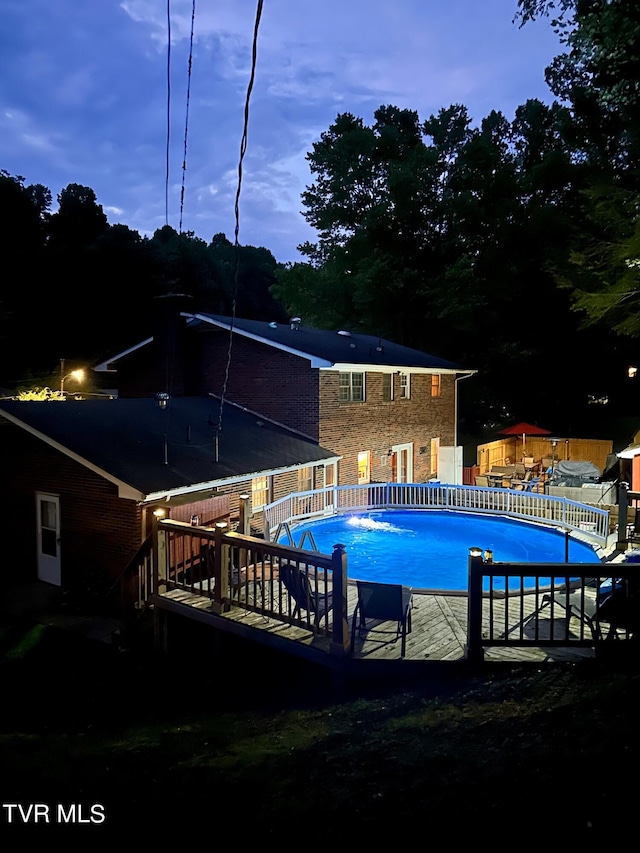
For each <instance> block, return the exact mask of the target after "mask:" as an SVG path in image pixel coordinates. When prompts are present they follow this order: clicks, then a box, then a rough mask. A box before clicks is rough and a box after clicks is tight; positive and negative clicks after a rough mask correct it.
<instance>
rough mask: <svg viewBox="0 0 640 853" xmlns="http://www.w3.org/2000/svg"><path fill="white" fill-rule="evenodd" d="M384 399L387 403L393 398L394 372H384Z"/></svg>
mask: <svg viewBox="0 0 640 853" xmlns="http://www.w3.org/2000/svg"><path fill="white" fill-rule="evenodd" d="M382 399H383V400H384V402H385V403H389V402H390V401H391V400H393V374H391V373H383V374H382Z"/></svg>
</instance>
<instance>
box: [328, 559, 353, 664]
mask: <svg viewBox="0 0 640 853" xmlns="http://www.w3.org/2000/svg"><path fill="white" fill-rule="evenodd" d="M331 563H332V569H333V628H332V632H331V654H332V655H346V654H348V653H349V642H350V641H349V622H348V618H349V616H348V613H347V553H346V550H345V546H344V545H341V544H338V545H334V546H333V554H332V555H331Z"/></svg>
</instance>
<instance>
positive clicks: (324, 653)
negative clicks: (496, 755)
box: [153, 585, 594, 668]
mask: <svg viewBox="0 0 640 853" xmlns="http://www.w3.org/2000/svg"><path fill="white" fill-rule="evenodd" d="M153 602H154V605H155V608H156V613H157V614H159V615H160V622H161V623H162V616H163V615H164V614H165V613H173V614H178V615H181V616H183V617H186V618H190V619H195V620H196V621H198V622H201V623H204V624H209V625H211V626H212V627H215V628H217V629H218V630H221V631H225V632H229V633H231V634H235V635H237V636H242V637H245V638H246V639H250V640H253V641H256V642H260V643H263V644H266V645H268V646H271V647H273V648H276V649H279V650H280V651H283V652H286V653H289V654H293V655H296V656H299V657H304V658H307V659H309V660H311V661H314V662H316V663H320V664H324V665H327V666H332V665H334V664H335V663H336V661H337V659H339V658H336V656H335V655H334V654H331V648H330V642H331V641H330V638H329V637H326V636H322V635H317V634H315V633H314V632H313V631H312V630H309V629H308V628H303V627H299V626H297V625H291V624H288V623H286V622H283V621H281V620H278V619H274V618H271V617H269V616H268V615H266V614H263V613H259V612H253V611H251V610H246V609H243V608H241V607H232V608H231V610H229V611H228V612H225V613H222V614H216V613H214V612H213V611H212V602H211V600H210V599H209V598H207V597H204V596H200V595H195V594H193V593H190V592H186V591H184V590H172V591H170V592H166V593H164V594H162V595H157V596H154V599H153ZM355 606H356V588H355V586H352V585H349V587H348V609H347V612H348V613H349V614H352V613H353V611H354V609H355ZM504 606H505V605H504V600H503V601H502V602H501V601H498V602H496V601H495V600H494V602H493V609H494V612H493V616H494V622H495V620H496V618H497V619H499V620H502V619H503V613H504ZM518 607H520V600H519V599H518ZM522 607H523V610H522V612H521V613H520V612H516V607H515V605H514V604H513V602H512V604H511V610H512V611H513V615H511V611H510V615H509V620H508V622H509V624H510V625H513V624H516V623H517V622H519V621H520V620H521V619H522V618H523V617H526V616H528V615H529V614H531V613H533V612H534V610H535V607H536V603H535V596H533V595H532V596H525V597H524V599H523V604H522ZM484 616H485V619H486V625H487V629H488V625H489V611H488V603H487V604H486V605H485V614H484ZM351 618H352V617H351V616H350V617H349V631H350V630H351ZM536 618H537V617H534V619H533V620H532V621H531V625H532V626H533V623H534V622H535V620H536ZM545 622H546V625H547V628H546V630H547V632H548V624H549V623H548V619H547V620H545V619H544V618H543V616H542V614H541V616H540V618H539V620H538V630H539V634H538V635H536V636H539V637H540V638H542V637H544V630H545ZM368 628H369V630H367V631H366V632H362V636H361V637H358V636H357V638H356V642H355V647H354V649H353V650H352V653H351V654H350V655H349V661H350V662H351V664H352V665H354V664H357V665H361V666H362V667H363V668H364V666H365V665H366V663H367V662H371V663H372V664H373V663H374V662H377V663H383V662H392V661H393V662H395V663H396V665H400V666H403V665H407V664H412V665H414V666H415V665H416V664H417V663H419V662H423V663H426V662H446V661H450V662H453V661H460V662H463V661H465V659H466V654H465V646H466V642H467V597H466V595H451V594H442V593H437V594H434V593H420V592H415V591H414V593H413V610H412V631H411V633H410V634H409V635H408V636H407V647H406V655H405V658H404V659H402V658H401V656H400V639H398V638H397V637H396V631H395V625H394V624H393V623H389V622H386V623H382V624H376V623H373V622H372V623H371V624H370V626H368ZM593 656H594V650H593V649H592V648H579V647H573V646H572V647H556V646H553V647H544V648H541V647H537V646H527V647H526V648H523V647H503V646H500V647H489V648H487V649H486V650H485V654H484V659H485V661H487V662H499V661H503V662H510V663H519V662H520V663H523V662H536V661H539V662H543V661H552V660H553V661H575V660H579V659H584V658H585V657H593ZM343 660H344V656H343ZM387 665H388V664H387Z"/></svg>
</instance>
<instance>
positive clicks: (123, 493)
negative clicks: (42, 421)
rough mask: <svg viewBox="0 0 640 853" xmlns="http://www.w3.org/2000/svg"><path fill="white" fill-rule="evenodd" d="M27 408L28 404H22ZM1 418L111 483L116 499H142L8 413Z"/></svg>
mask: <svg viewBox="0 0 640 853" xmlns="http://www.w3.org/2000/svg"><path fill="white" fill-rule="evenodd" d="M24 405H25V406H28V405H29V404H28V403H25V404H24ZM2 417H3V418H6V419H7V420H8V421H11V422H12V423H14V424H15V425H16V426H19V427H21V429H23V430H25V431H26V432H28V433H30V434H31V435H34V436H35V437H36V438H39V439H40V440H41V441H44V443H45V444H48V445H49V447H53V448H54V449H55V450H58V451H60V453H62V454H63V455H64V456H68V457H69V459H73V460H74V462H78V463H79V464H80V465H82V466H83V467H84V468H88V469H89V470H90V471H93V472H94V474H98V475H99V476H100V477H102V478H103V479H105V480H108V481H109V482H110V483H113V484H114V485H115V486H117V487H118V497H119V498H124V499H125V500H132V501H140V500H143V499H144V493H143V492H141V491H140V490H139V489H136V488H134V487H133V486H131V485H130V484H129V483H125V482H124V480H120V479H118V477H114V476H113V474H110V473H109V472H108V471H105V470H104V469H103V468H100V467H99V466H98V465H94V464H93V463H92V462H89V460H88V459H85V458H84V457H83V456H80V455H79V454H78V453H74V452H73V451H72V450H69V448H68V447H65V446H64V445H63V444H60V443H59V442H57V441H53V440H52V439H51V438H49V436H47V435H45V434H44V433H41V432H40V431H39V430H37V429H34V428H33V427H31V426H29V425H28V424H25V423H24V421H21V420H20V419H19V418H16V417H14V416H13V415H10V414H9V413H8V412H5V411H4V410H2Z"/></svg>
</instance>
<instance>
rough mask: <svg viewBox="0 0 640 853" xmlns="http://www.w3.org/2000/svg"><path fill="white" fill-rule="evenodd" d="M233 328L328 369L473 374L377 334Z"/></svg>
mask: <svg viewBox="0 0 640 853" xmlns="http://www.w3.org/2000/svg"><path fill="white" fill-rule="evenodd" d="M191 316H193V317H194V318H195V319H196V320H200V322H201V323H211V324H213V325H217V326H220V327H222V328H229V326H230V323H231V318H230V317H223V316H221V315H218V314H204V313H198V314H194V315H191ZM233 326H234V329H235V331H236V332H237V333H238V334H243V335H247V336H249V337H252V338H254V339H258V340H261V341H263V342H265V343H267V344H270V345H271V346H275V347H278V348H284V349H286V350H288V351H292V352H297V353H299V354H300V355H306V356H307V357H311V358H313V359H317V360H321V361H324V362H326V366H330V365H340V364H362V365H365V364H366V365H377V366H381V367H382V366H389V367H414V368H427V369H428V368H435V369H441V370H450V371H456V372H457V371H460V372H472V371H468V370H467V369H466V368H462V367H460V366H459V365H457V364H455V363H454V362H452V361H447V360H446V359H444V358H438V356H435V355H430V354H429V353H426V352H421V351H420V350H415V349H411V348H410V347H405V346H401V345H400V344H395V343H393V342H392V341H388V340H384V339H383V338H379V337H376V336H375V335H360V334H357V333H355V332H348V331H347V330H344V331H345V332H346V334H343V333H341V332H331V331H326V330H324V329H312V328H309V327H307V326H305V325H304V324H302V323H300V324H296V328H292V325H291V324H288V323H284V324H282V323H268V322H266V321H263V320H242V319H235V320H234V322H233Z"/></svg>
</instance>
